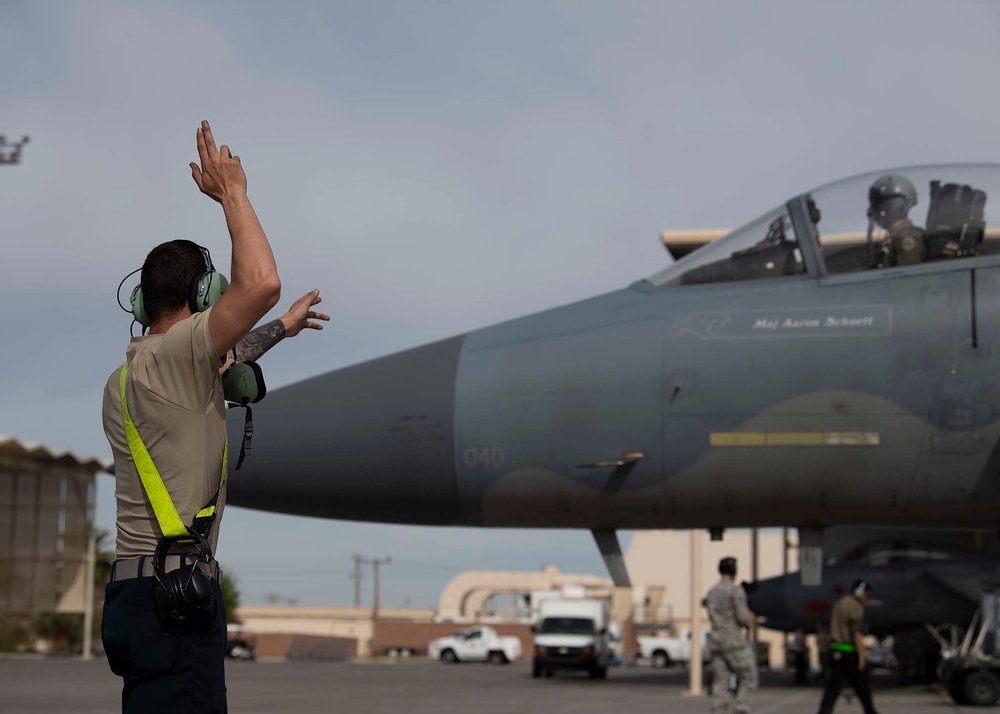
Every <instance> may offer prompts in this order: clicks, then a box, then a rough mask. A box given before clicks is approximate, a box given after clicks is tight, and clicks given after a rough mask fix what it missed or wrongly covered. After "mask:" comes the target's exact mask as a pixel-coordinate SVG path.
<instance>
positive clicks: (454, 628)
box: [371, 620, 534, 659]
mask: <svg viewBox="0 0 1000 714" xmlns="http://www.w3.org/2000/svg"><path fill="white" fill-rule="evenodd" d="M488 624H489V626H490V627H492V628H493V629H495V630H496V631H497V632H498V633H499V634H500V635H503V636H508V635H509V636H512V637H517V638H518V639H519V640H521V658H522V659H530V658H531V653H532V651H533V649H532V648H533V647H534V635H533V634H532V632H531V626H530V625H521V624H496V623H488ZM474 626H475V625H474V624H471V623H469V624H463V625H455V624H453V623H447V622H412V621H406V620H379V622H378V624H377V625H376V626H375V636H374V637H373V638H372V645H371V651H372V653H373V654H385V653H386V652H387V651H389V650H390V649H400V648H403V647H406V648H409V649H412V650H413V651H415V652H416V653H417V654H421V655H425V654H427V645H429V644H430V642H431V640H433V639H434V638H436V637H445V636H446V635H451V634H454V633H455V632H458V631H459V630H465V629H468V628H470V627H474Z"/></svg>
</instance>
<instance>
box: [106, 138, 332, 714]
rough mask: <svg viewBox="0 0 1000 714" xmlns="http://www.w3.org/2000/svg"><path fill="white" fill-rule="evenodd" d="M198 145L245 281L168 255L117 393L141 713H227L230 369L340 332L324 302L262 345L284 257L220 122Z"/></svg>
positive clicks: (148, 293) (118, 584)
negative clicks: (225, 372) (231, 356)
mask: <svg viewBox="0 0 1000 714" xmlns="http://www.w3.org/2000/svg"><path fill="white" fill-rule="evenodd" d="M197 145H198V155H199V159H200V165H199V164H194V163H192V164H191V172H192V177H193V178H194V181H195V183H196V184H197V185H198V188H199V189H200V190H201V191H202V192H203V193H205V194H206V195H208V196H209V197H211V198H213V199H214V200H216V201H218V202H219V203H220V204H221V205H222V208H223V212H224V213H225V217H226V222H227V224H228V227H229V234H230V237H231V239H232V273H231V275H232V282H231V283H229V284H228V288H226V287H225V286H224V285H223V283H224V278H222V276H221V275H220V274H219V273H216V272H215V270H214V266H212V262H211V256H210V255H209V253H208V251H207V250H206V249H203V248H201V247H199V246H198V245H197V244H195V243H192V242H190V241H184V240H177V241H171V242H169V243H164V244H162V245H159V246H157V247H156V248H154V249H153V250H152V251H151V252H150V253H149V255H148V256H147V258H146V260H145V262H144V263H143V267H142V275H141V283H140V287H139V288H138V289H137V291H136V293H134V294H133V310H132V311H133V314H134V315H136V316H137V317H136V319H137V320H139V321H140V322H141V323H143V324H144V326H148V327H149V328H150V329H149V334H148V335H145V336H142V337H135V338H133V339H132V341H131V343H130V344H129V346H128V349H127V351H126V361H125V364H124V365H122V367H120V368H119V369H118V370H116V371H115V372H114V373H113V374H112V376H111V378H110V379H109V380H108V383H107V387H106V389H105V393H104V404H103V422H104V431H105V434H106V436H107V438H108V442H109V443H110V445H111V450H112V453H113V455H114V463H115V482H116V485H115V497H116V499H117V504H118V505H117V515H116V529H117V538H116V556H117V559H116V560H115V562H114V565H113V567H112V574H111V582H110V583H109V584H108V587H107V592H106V595H105V603H104V620H103V623H102V639H103V642H104V648H105V652H106V653H107V656H108V664H109V665H110V667H111V670H112V671H113V672H114V673H115V674H117V675H119V676H120V677H122V679H123V680H124V686H123V689H122V710H123V712H129V713H137V712H142V713H143V714H147V713H149V712H154V713H155V712H199V714H206V713H215V712H225V711H226V685H225V672H224V658H225V650H226V613H225V610H224V608H223V604H222V593H221V590H220V589H219V583H218V574H219V571H218V564H217V563H216V562H215V560H214V558H213V556H212V553H213V552H214V550H215V546H216V544H217V542H218V537H219V521H220V520H221V515H222V509H223V507H224V505H225V495H226V492H225V475H226V465H227V455H228V444H227V439H226V410H225V403H224V401H223V389H222V382H221V379H220V374H219V373H220V367H221V366H222V364H223V360H224V358H225V356H226V355H227V353H229V352H230V351H231V350H232V349H233V348H234V347H236V346H238V343H239V347H240V348H241V349H243V354H239V353H238V355H237V358H238V359H240V360H241V361H242V360H247V359H252V358H253V357H254V356H259V355H260V354H262V353H263V352H264V351H266V349H267V348H268V347H270V346H272V345H274V344H275V343H277V341H278V340H280V339H281V338H282V337H285V336H290V335H294V334H297V333H298V332H299V331H300V330H301V329H303V328H304V327H313V328H318V327H320V326H319V325H317V324H315V323H310V322H309V320H310V319H320V320H322V319H328V318H327V317H326V316H325V315H320V314H319V313H316V312H313V311H312V307H313V306H314V305H315V304H316V303H318V302H319V300H320V298H319V293H318V291H314V292H312V293H309V294H307V295H306V296H304V297H303V298H302V299H301V300H299V301H297V302H296V303H295V305H293V307H292V310H290V311H289V313H288V314H286V315H285V316H284V317H282V318H281V319H280V320H276V321H274V322H272V323H270V324H268V325H264V326H263V327H261V328H259V329H258V330H255V331H254V332H253V333H250V330H251V328H252V327H253V326H254V324H255V323H256V322H257V321H258V320H260V318H262V317H263V316H264V315H265V314H266V313H267V312H268V310H270V309H271V308H272V307H273V306H274V304H275V303H276V302H277V300H278V298H279V295H280V290H281V284H280V281H279V279H278V272H277V269H276V267H275V263H274V257H273V255H272V253H271V247H270V245H269V244H268V241H267V237H266V236H265V235H264V231H263V229H262V228H261V225H260V223H259V221H258V220H257V216H256V214H255V213H254V210H253V207H252V206H251V205H250V201H249V200H248V198H247V193H246V185H247V184H246V174H245V173H244V171H243V167H242V166H241V164H240V160H239V157H235V156H233V155H232V153H231V152H230V151H229V149H228V148H227V147H226V146H223V147H221V150H220V149H217V148H216V144H215V140H214V139H213V137H212V130H211V128H210V127H209V125H208V122H202V125H201V127H200V128H199V129H198V131H197ZM223 290H224V292H223ZM248 333H250V334H248ZM206 504H209V505H206ZM164 524H166V526H165V525H164ZM188 524H190V525H188ZM175 526H176V528H175ZM168 532H170V533H174V532H177V533H178V535H177V536H176V537H168V536H167V533H168ZM181 534H182V535H181ZM196 534H197V537H196ZM154 572H155V574H156V575H155V577H154ZM178 576H181V577H178ZM195 606H196V608H195V609H194V610H191V608H194V607H195Z"/></svg>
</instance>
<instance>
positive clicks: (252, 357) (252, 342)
mask: <svg viewBox="0 0 1000 714" xmlns="http://www.w3.org/2000/svg"><path fill="white" fill-rule="evenodd" d="M284 336H285V325H284V323H282V322H281V320H272V321H271V322H269V323H267V324H266V325H262V326H261V327H258V328H257V329H256V330H253V331H252V332H249V333H247V336H246V337H244V338H243V339H242V340H240V341H239V343H238V344H237V345H236V361H237V362H256V361H257V360H259V359H260V358H261V356H262V355H263V354H264V353H265V352H267V351H268V350H269V349H271V348H272V347H274V346H275V345H276V344H278V343H279V342H281V340H282V338H283V337H284Z"/></svg>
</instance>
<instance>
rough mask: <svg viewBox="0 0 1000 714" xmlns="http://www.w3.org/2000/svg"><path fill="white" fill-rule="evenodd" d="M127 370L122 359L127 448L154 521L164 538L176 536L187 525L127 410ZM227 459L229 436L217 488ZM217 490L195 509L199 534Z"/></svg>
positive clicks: (212, 511) (206, 525) (211, 515)
mask: <svg viewBox="0 0 1000 714" xmlns="http://www.w3.org/2000/svg"><path fill="white" fill-rule="evenodd" d="M127 374H128V363H125V364H123V365H122V371H121V376H120V377H119V380H118V386H119V390H120V392H121V399H122V420H123V421H124V422H125V439H126V440H127V441H128V449H129V451H130V452H131V453H132V461H133V462H135V469H136V471H137V472H138V473H139V480H140V481H142V487H143V489H144V490H145V491H146V495H147V496H148V497H149V503H150V505H152V507H153V513H154V514H155V515H156V521H157V523H159V525H160V530H161V531H162V532H163V535H164V536H166V537H167V538H177V537H179V536H184V535H187V533H188V529H187V526H185V525H184V521H182V520H181V517H180V515H179V514H178V513H177V508H176V507H175V506H174V502H173V501H172V500H171V498H170V494H169V493H167V487H166V486H165V485H164V483H163V479H162V478H161V477H160V472H159V471H157V470H156V465H155V464H154V463H153V458H152V457H151V456H150V455H149V450H148V449H147V448H146V445H145V444H144V443H143V441H142V437H141V436H139V430H138V429H136V428H135V423H134V422H133V421H132V415H131V414H129V411H128V404H127V403H126V400H125V378H126V375H127ZM228 462H229V439H228V438H227V439H226V446H225V449H224V450H223V452H222V478H221V480H220V481H219V491H221V490H222V484H224V483H225V482H226V471H227V467H228ZM219 491H216V493H215V496H213V497H212V500H211V501H209V503H208V505H206V506H205V507H204V508H202V509H201V510H200V511H199V512H198V515H196V516H195V518H194V522H193V523H192V525H193V526H194V525H200V526H202V527H203V528H204V532H202V535H207V533H208V529H209V528H210V527H211V525H212V521H214V520H215V506H216V503H217V502H218V500H219ZM206 519H207V522H206ZM198 521H201V523H200V524H199V523H198ZM198 530H199V531H202V528H198Z"/></svg>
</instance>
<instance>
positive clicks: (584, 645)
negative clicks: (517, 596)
mask: <svg viewBox="0 0 1000 714" xmlns="http://www.w3.org/2000/svg"><path fill="white" fill-rule="evenodd" d="M608 624H609V623H608V605H607V603H605V602H601V601H599V600H545V601H544V602H542V603H540V610H539V617H538V622H537V624H536V625H535V627H534V628H533V629H534V631H535V653H534V657H533V659H532V676H534V677H541V676H542V675H543V674H544V675H545V676H546V677H551V676H552V674H553V673H554V672H555V671H556V670H560V669H570V670H584V671H586V672H588V673H589V674H590V676H591V678H593V679H604V678H605V677H607V675H608V664H609V660H610V658H611V647H610V636H609V634H608Z"/></svg>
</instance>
